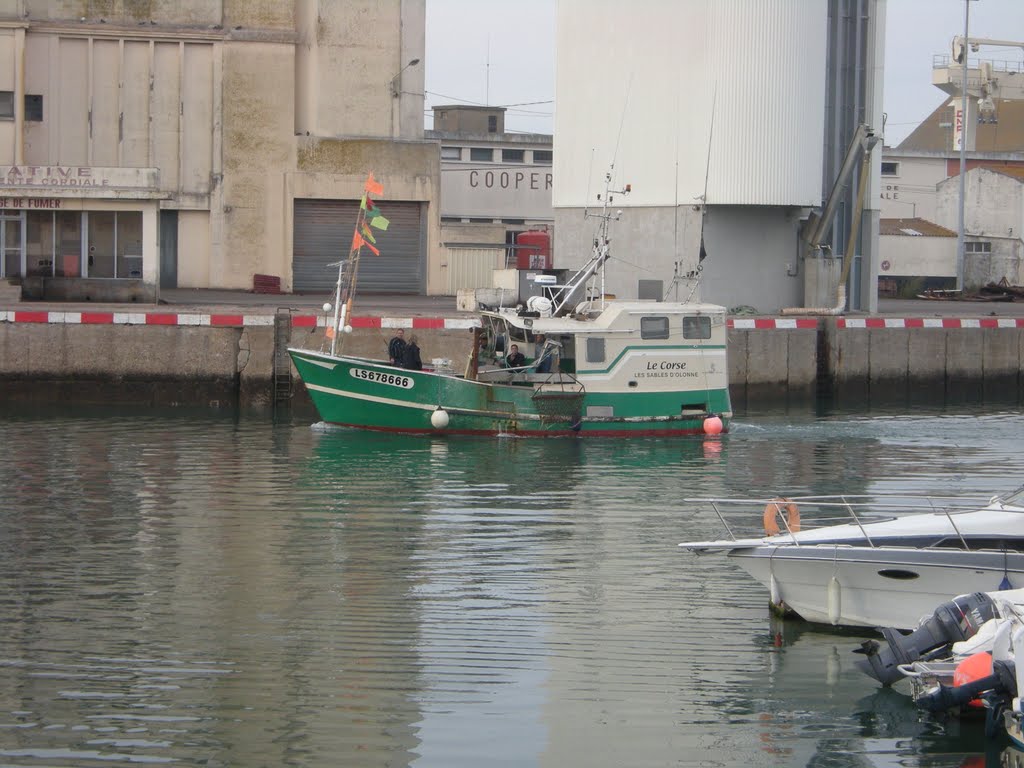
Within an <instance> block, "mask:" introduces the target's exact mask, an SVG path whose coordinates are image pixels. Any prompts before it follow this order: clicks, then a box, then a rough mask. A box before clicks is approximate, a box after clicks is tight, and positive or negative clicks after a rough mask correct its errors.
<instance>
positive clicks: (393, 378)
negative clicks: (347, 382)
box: [349, 368, 412, 389]
mask: <svg viewBox="0 0 1024 768" xmlns="http://www.w3.org/2000/svg"><path fill="white" fill-rule="evenodd" d="M349 373H351V374H352V377H353V378H356V379H362V380H363V381H374V382H376V383H378V384H388V385H390V386H392V387H401V388H402V389H412V379H411V378H409V377H408V376H399V375H398V374H396V373H385V372H384V371H368V370H366V369H365V368H350V369H349Z"/></svg>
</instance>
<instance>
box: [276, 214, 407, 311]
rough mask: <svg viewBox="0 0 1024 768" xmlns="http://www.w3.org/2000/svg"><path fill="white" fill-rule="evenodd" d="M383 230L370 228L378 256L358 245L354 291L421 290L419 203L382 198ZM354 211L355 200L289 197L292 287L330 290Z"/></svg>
mask: <svg viewBox="0 0 1024 768" xmlns="http://www.w3.org/2000/svg"><path fill="white" fill-rule="evenodd" d="M379 205H380V210H381V213H383V214H384V216H385V217H386V218H387V219H388V220H389V221H390V222H391V223H390V225H389V226H388V229H387V231H385V232H381V231H379V230H376V229H374V230H372V231H373V234H374V236H375V237H376V238H377V248H378V249H379V250H380V256H374V255H373V252H372V251H370V250H369V249H368V248H363V252H362V256H361V258H360V261H359V289H358V290H359V293H362V294H367V293H411V294H422V293H423V291H424V282H425V280H424V274H425V272H426V270H425V262H426V248H425V243H426V236H425V233H424V231H423V216H422V208H423V204H422V203H411V202H401V201H396V200H382V201H381V202H380V204H379ZM358 212H359V201H358V200H304V199H297V200H295V227H294V231H295V240H294V243H293V248H292V254H293V255H292V284H293V290H295V291H297V292H305V293H330V292H332V291H333V290H334V284H335V283H336V282H337V280H338V268H337V266H334V267H329V266H327V265H328V264H336V263H337V262H338V261H339V260H341V259H342V258H346V257H347V256H348V251H349V247H350V246H351V244H352V232H353V230H354V229H355V225H356V215H357V214H358Z"/></svg>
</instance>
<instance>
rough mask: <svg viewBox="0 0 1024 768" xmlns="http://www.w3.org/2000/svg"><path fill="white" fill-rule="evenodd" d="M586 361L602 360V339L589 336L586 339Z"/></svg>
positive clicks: (601, 361)
mask: <svg viewBox="0 0 1024 768" xmlns="http://www.w3.org/2000/svg"><path fill="white" fill-rule="evenodd" d="M587 362H588V363H603V362H604V339H598V338H594V337H592V336H591V337H589V338H588V339H587Z"/></svg>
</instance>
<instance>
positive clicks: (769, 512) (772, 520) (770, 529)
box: [764, 496, 800, 536]
mask: <svg viewBox="0 0 1024 768" xmlns="http://www.w3.org/2000/svg"><path fill="white" fill-rule="evenodd" d="M782 515H785V521H786V529H787V531H788V532H789V533H796V532H797V531H799V530H800V507H798V506H797V505H796V504H794V503H793V502H792V501H790V500H789V499H787V498H783V497H781V496H780V497H779V498H777V499H773V500H771V501H769V502H768V503H767V504H766V505H765V507H764V532H765V534H767V535H768V536H774V535H776V534H777V533H780V532H781V529H780V528H779V522H778V519H777V518H779V517H780V516H782Z"/></svg>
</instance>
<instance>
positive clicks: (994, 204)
mask: <svg viewBox="0 0 1024 768" xmlns="http://www.w3.org/2000/svg"><path fill="white" fill-rule="evenodd" d="M964 186H965V189H964V200H965V205H964V286H965V288H977V287H980V286H984V285H986V284H988V283H990V282H993V283H998V282H1000V281H1001V280H1004V279H1005V280H1006V281H1007V282H1008V283H1010V284H1011V285H1024V264H1022V257H1024V246H1022V241H1021V232H1024V167H1018V168H999V169H991V168H982V167H978V168H972V169H971V170H969V171H968V172H967V175H966V179H965V185H964ZM959 203H960V179H959V176H954V177H950V178H949V179H946V180H945V181H943V182H941V183H940V184H939V186H938V201H937V209H938V211H937V218H938V219H939V221H951V220H952V221H956V220H957V218H958V215H959Z"/></svg>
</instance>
